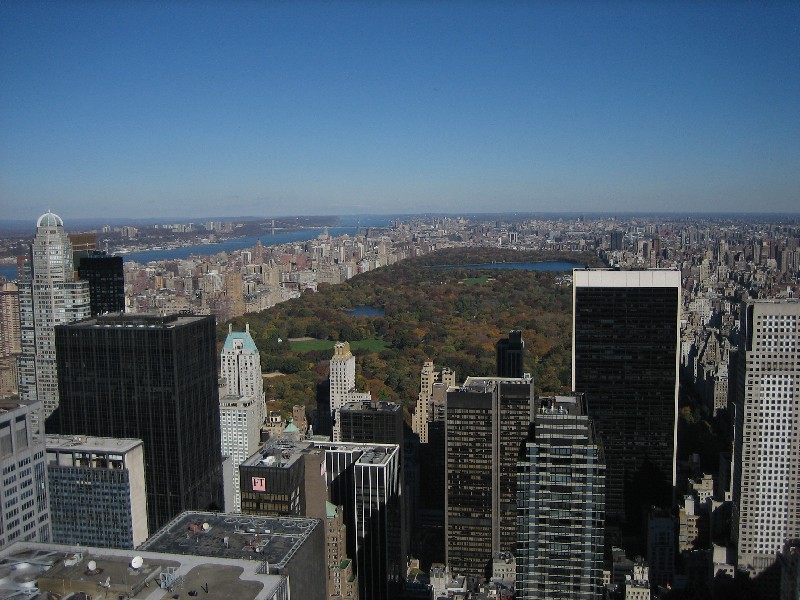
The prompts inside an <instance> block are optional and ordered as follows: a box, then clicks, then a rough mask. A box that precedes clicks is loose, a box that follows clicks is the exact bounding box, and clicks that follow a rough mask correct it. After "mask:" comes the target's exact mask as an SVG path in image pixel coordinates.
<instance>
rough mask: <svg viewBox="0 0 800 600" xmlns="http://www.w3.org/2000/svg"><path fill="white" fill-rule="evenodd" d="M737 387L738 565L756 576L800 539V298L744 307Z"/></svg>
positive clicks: (735, 499) (735, 478) (735, 483)
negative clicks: (786, 547)
mask: <svg viewBox="0 0 800 600" xmlns="http://www.w3.org/2000/svg"><path fill="white" fill-rule="evenodd" d="M740 333H741V337H740V342H739V350H738V353H737V354H738V356H737V358H738V361H739V364H738V368H737V369H736V374H737V380H736V384H735V386H736V387H735V392H734V411H735V436H734V457H733V482H732V492H733V527H734V535H735V539H736V545H737V554H738V567H739V568H740V569H742V570H746V571H749V572H750V573H751V575H759V574H761V573H762V572H763V571H764V570H765V569H767V568H768V567H770V566H771V565H773V563H775V560H776V555H777V554H778V553H780V552H781V551H782V550H783V548H784V544H785V542H786V541H788V540H793V539H798V538H800V467H798V458H797V457H798V455H799V454H800V429H798V426H797V423H798V422H799V421H800V382H799V380H798V370H800V301H798V300H758V301H750V302H747V303H746V304H745V305H744V306H743V309H742V322H741V328H740Z"/></svg>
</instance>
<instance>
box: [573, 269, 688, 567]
mask: <svg viewBox="0 0 800 600" xmlns="http://www.w3.org/2000/svg"><path fill="white" fill-rule="evenodd" d="M680 289H681V274H680V272H678V271H668V270H649V271H610V270H575V271H574V272H573V289H572V293H573V331H572V388H573V390H575V391H576V392H580V393H583V394H585V396H586V402H587V405H588V409H589V416H591V417H592V419H593V420H594V423H595V427H596V430H597V433H598V436H599V438H600V441H601V443H602V445H603V448H604V452H605V459H606V533H605V543H606V545H607V546H609V545H612V544H613V545H615V546H619V545H621V546H622V547H624V548H625V549H626V550H628V551H630V552H639V553H641V552H643V551H644V541H645V535H646V531H645V526H644V525H643V524H644V523H646V518H645V517H646V515H647V513H648V511H649V510H650V508H651V507H653V506H656V507H665V508H669V507H671V505H672V493H673V492H672V490H673V487H674V485H675V449H676V439H677V429H676V419H677V412H678V366H679V359H680V354H679V346H680V305H681V303H680Z"/></svg>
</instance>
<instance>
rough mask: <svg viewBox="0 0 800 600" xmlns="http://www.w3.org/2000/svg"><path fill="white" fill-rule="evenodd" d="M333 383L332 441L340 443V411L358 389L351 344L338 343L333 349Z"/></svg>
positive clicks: (331, 378) (331, 372)
mask: <svg viewBox="0 0 800 600" xmlns="http://www.w3.org/2000/svg"><path fill="white" fill-rule="evenodd" d="M330 382H331V391H330V394H331V423H332V424H333V425H332V426H333V435H332V436H331V439H332V440H333V441H334V442H338V441H339V440H341V439H342V425H341V423H340V422H339V410H340V409H341V408H342V406H343V405H344V403H345V402H347V394H348V392H350V391H352V390H353V389H355V387H356V357H355V356H353V354H352V353H351V352H350V344H348V343H347V342H338V343H337V344H336V346H334V349H333V358H331V362H330Z"/></svg>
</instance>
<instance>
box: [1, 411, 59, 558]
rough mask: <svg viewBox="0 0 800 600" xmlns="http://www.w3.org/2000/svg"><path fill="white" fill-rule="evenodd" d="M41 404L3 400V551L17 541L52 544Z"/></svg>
mask: <svg viewBox="0 0 800 600" xmlns="http://www.w3.org/2000/svg"><path fill="white" fill-rule="evenodd" d="M41 411H42V403H41V402H38V401H37V402H25V401H22V400H20V401H14V400H0V467H1V468H2V476H3V479H2V482H3V485H2V488H0V490H2V495H0V548H2V547H4V546H6V545H7V544H10V543H11V542H13V541H15V540H16V541H21V540H22V541H39V542H49V541H50V504H49V500H48V491H47V489H48V488H47V468H46V466H45V446H44V434H43V433H42V431H41V430H40V428H39V425H40V423H41V418H40V416H39V413H41Z"/></svg>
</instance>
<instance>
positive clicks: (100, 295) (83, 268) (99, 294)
mask: <svg viewBox="0 0 800 600" xmlns="http://www.w3.org/2000/svg"><path fill="white" fill-rule="evenodd" d="M75 255H76V256H77V260H76V263H75V266H76V268H77V269H78V278H79V279H82V280H84V281H88V282H89V303H90V306H91V311H92V316H97V315H103V314H106V313H113V312H123V311H124V310H125V273H124V271H123V269H122V257H121V256H108V255H107V254H106V253H105V252H98V251H92V250H90V251H88V253H86V252H76V253H75Z"/></svg>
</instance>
